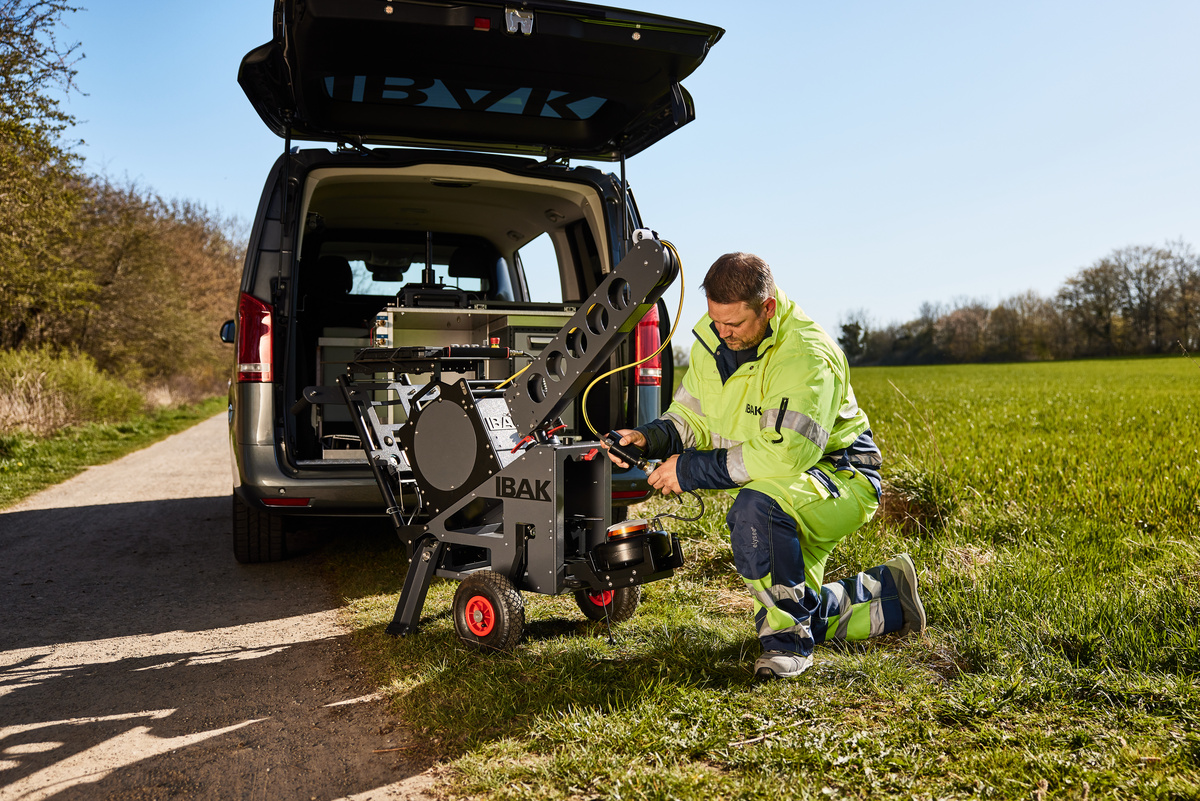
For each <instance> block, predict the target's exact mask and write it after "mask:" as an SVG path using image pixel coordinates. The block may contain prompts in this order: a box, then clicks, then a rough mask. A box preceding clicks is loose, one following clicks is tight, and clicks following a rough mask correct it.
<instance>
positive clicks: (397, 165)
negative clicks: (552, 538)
mask: <svg viewBox="0 0 1200 801" xmlns="http://www.w3.org/2000/svg"><path fill="white" fill-rule="evenodd" d="M722 34H723V31H722V30H721V29H720V28H717V27H713V26H710V25H704V24H700V23H695V22H689V21H686V20H680V19H673V18H668V17H662V16H656V15H650V14H640V13H637V12H632V11H624V10H620V9H613V8H606V7H603V6H596V5H590V4H585V3H568V2H551V1H550V0H538V1H537V2H523V3H520V4H519V5H517V4H513V5H504V4H500V3H486V2H481V3H468V4H457V3H456V4H449V3H439V2H415V1H413V2H409V1H408V0H303V1H300V0H278V2H276V4H275V12H274V36H273V38H272V40H271V41H270V42H268V43H266V44H264V45H262V46H260V47H257V48H255V49H254V50H252V51H251V52H250V53H248V54H247V55H246V56H245V58H243V60H242V63H241V68H240V71H239V74H238V82H239V83H240V85H241V86H242V87H243V89H244V90H245V92H246V95H247V97H248V98H249V99H250V102H251V103H252V104H253V105H254V108H255V109H256V111H257V112H258V114H259V116H260V117H261V118H262V120H263V122H264V123H265V124H266V125H267V126H268V127H269V128H270V129H271V130H272V131H274V132H275V133H276V134H277V135H278V136H280V138H281V139H282V140H283V153H282V154H281V155H280V156H279V158H278V159H277V160H276V162H275V164H274V166H273V167H272V168H271V170H270V172H269V173H268V175H267V180H266V184H265V186H264V189H263V193H262V197H261V200H260V201H259V205H258V209H257V212H256V214H255V218H254V221H253V228H252V232H251V236H250V241H249V247H248V250H247V255H246V263H245V270H244V274H243V277H242V283H241V288H240V293H239V297H238V305H237V317H236V321H233V320H231V321H229V322H227V323H226V324H225V326H224V327H223V328H222V332H221V337H222V339H223V340H225V341H227V342H231V343H233V344H234V346H235V350H236V359H237V361H236V366H235V367H234V370H233V375H232V378H231V382H230V390H229V431H230V444H231V448H232V457H233V467H234V487H233V495H232V503H233V545H234V554H235V556H236V558H237V559H238V561H241V562H263V561H274V560H278V559H282V558H285V557H286V556H287V553H288V548H287V534H288V532H289V530H293V529H294V528H296V527H297V526H300V525H304V524H305V520H306V519H312V518H318V517H345V516H383V515H384V513H385V508H384V503H383V500H382V496H381V494H380V491H379V488H378V486H377V485H376V482H375V479H374V476H373V473H372V470H371V468H370V465H369V464H368V463H367V461H366V458H365V456H364V452H363V450H362V447H361V444H360V441H359V438H358V434H357V433H356V429H355V427H354V425H353V423H352V421H351V418H350V415H349V412H348V410H347V409H346V408H345V407H344V406H339V405H338V404H337V403H333V402H330V403H318V404H316V405H314V404H312V403H308V402H305V390H306V389H309V390H310V392H309V397H310V398H311V397H318V396H320V392H319V391H318V392H317V393H316V394H314V393H313V392H312V391H311V390H312V388H314V387H316V388H322V387H325V388H329V387H334V386H335V385H336V379H337V376H338V375H339V374H342V373H344V372H345V369H346V368H345V366H346V363H347V362H348V361H350V360H351V359H352V358H353V356H354V354H355V353H356V352H357V351H358V350H359V349H362V348H365V347H368V346H378V345H383V346H391V347H401V346H407V345H417V346H434V347H442V346H446V345H455V344H488V343H491V344H500V345H501V346H504V347H509V348H512V349H514V350H515V351H518V352H520V354H524V355H516V356H514V357H513V358H512V359H510V360H509V361H508V363H506V364H500V365H497V366H496V367H495V368H494V369H495V370H496V371H497V376H496V377H503V375H505V374H512V373H515V372H516V371H518V370H520V369H521V368H522V367H523V366H524V363H525V362H527V361H528V359H529V358H530V357H531V356H536V354H537V353H538V351H539V349H540V348H541V347H543V346H544V345H545V344H546V343H547V342H549V341H550V340H551V339H552V338H553V336H554V335H555V334H556V333H557V332H558V330H559V328H560V327H561V326H562V325H563V323H564V322H565V321H566V320H567V319H568V318H569V317H570V316H571V315H572V314H573V313H574V312H575V311H576V309H577V307H578V305H579V304H580V303H581V302H582V301H583V299H585V298H587V297H588V295H589V294H590V293H591V292H592V291H593V290H594V289H595V288H596V287H597V285H599V284H600V282H601V281H603V279H604V277H605V276H606V275H607V274H608V273H609V272H611V271H612V269H613V267H614V266H615V265H616V264H617V263H618V262H620V260H621V259H622V257H623V256H624V254H625V253H626V251H627V249H628V248H629V247H630V246H631V241H630V238H631V236H632V234H633V232H634V231H635V230H637V229H641V228H644V227H646V223H645V222H644V221H643V219H642V217H641V215H640V213H639V211H638V209H637V206H636V204H635V202H634V198H633V195H632V193H631V192H630V190H629V188H628V185H627V183H626V181H625V178H624V175H625V160H626V159H627V158H628V157H630V156H633V155H635V154H637V153H640V152H641V151H642V150H645V149H646V148H648V147H649V146H651V145H652V144H654V143H655V142H657V141H658V140H660V139H662V138H663V137H665V136H667V135H669V134H670V133H671V132H673V131H675V130H677V129H678V128H679V127H681V126H682V125H685V124H687V123H688V122H690V121H692V120H693V119H694V117H695V110H694V107H693V104H692V99H691V97H690V95H689V94H688V93H687V92H686V90H684V88H683V87H682V85H681V81H682V80H683V79H684V78H686V77H687V76H688V75H689V74H691V72H692V71H693V70H695V69H696V68H697V67H698V66H699V65H700V64H701V62H702V61H703V60H704V58H705V56H706V55H707V53H708V51H709V49H710V48H711V47H712V46H713V45H714V44H715V43H716V42H717V41H718V40H719V39H720V37H721V35H722ZM298 142H305V143H315V144H316V145H317V146H315V147H314V146H308V145H307V144H306V146H305V147H304V148H301V147H299V146H298V145H295V144H294V143H298ZM579 160H583V161H588V162H610V163H614V164H619V165H620V171H619V174H613V173H612V172H609V171H605V170H601V169H598V168H597V167H595V166H589V165H587V164H579V163H575V162H578V161H579ZM668 330H669V320H668V314H667V309H666V307H665V305H664V304H663V303H662V301H659V302H658V304H657V306H656V307H654V308H652V309H651V311H650V313H649V314H647V315H646V316H645V317H644V318H643V319H642V320H641V321H640V322H639V324H638V325H637V327H636V331H635V333H634V335H633V336H631V337H629V338H628V340H627V341H626V342H625V343H624V344H623V345H622V347H620V348H618V349H617V351H616V352H615V353H614V354H613V356H612V359H611V364H610V368H615V367H619V366H621V365H626V364H629V363H631V362H634V361H637V359H638V358H640V357H641V356H644V355H646V354H649V353H652V352H653V351H654V350H655V349H657V348H658V346H659V344H660V343H661V342H662V340H663V338H664V337H665V336H666V334H667V331H668ZM523 360H524V361H523ZM396 378H400V380H407V379H406V377H396ZM413 378H414V380H420V379H419V377H415V376H414V377H413ZM671 386H672V362H671V357H670V350H669V349H664V351H663V353H662V354H661V356H660V357H658V358H656V359H655V360H652V361H648V362H645V363H644V364H641V365H639V366H638V367H637V368H636V369H635V370H626V371H622V372H619V373H616V374H614V375H613V376H611V377H608V378H605V379H603V380H602V381H601V382H600V383H599V384H597V385H596V386H595V387H594V388H593V389H592V390H591V391H590V393H589V394H588V408H587V410H586V411H587V417H588V418H589V419H590V420H592V421H600V422H602V423H604V424H605V430H606V429H608V428H619V427H632V426H635V425H638V424H641V423H644V422H647V421H649V420H651V419H653V418H654V417H657V416H658V415H659V414H660V413H661V412H662V410H663V409H665V408H666V406H667V404H668V403H669V401H670V387H671ZM329 396H330V395H329V393H326V395H325V396H324V397H329ZM580 402H581V401H580V400H579V399H575V401H574V404H573V406H572V408H570V409H568V411H567V412H566V413H565V414H564V415H563V421H564V423H566V425H567V428H566V429H565V430H563V431H561V432H560V436H562V437H564V438H566V439H567V440H568V441H572V440H574V441H579V440H588V439H594V438H595V435H594V434H593V432H592V431H590V430H589V429H587V427H585V426H583V425H582V422H581V421H582V420H583V419H584V416H583V410H582V409H580V408H579V404H580ZM445 456H446V458H447V459H453V458H455V454H452V453H447V454H445ZM645 478H646V477H645V474H644V473H642V472H641V471H639V470H637V469H636V468H635V469H631V470H628V471H623V472H616V473H614V475H613V482H612V504H613V514H614V517H613V519H614V520H620V519H624V512H625V507H627V506H628V505H629V504H631V503H636V502H637V501H640V500H642V499H644V498H645V497H646V495H647V494H648V492H649V487H648V485H647V484H646V481H645ZM401 483H402V485H403V484H404V482H403V481H402V482H401ZM401 500H403V499H401ZM415 522H417V523H419V522H420V521H419V520H417V521H415Z"/></svg>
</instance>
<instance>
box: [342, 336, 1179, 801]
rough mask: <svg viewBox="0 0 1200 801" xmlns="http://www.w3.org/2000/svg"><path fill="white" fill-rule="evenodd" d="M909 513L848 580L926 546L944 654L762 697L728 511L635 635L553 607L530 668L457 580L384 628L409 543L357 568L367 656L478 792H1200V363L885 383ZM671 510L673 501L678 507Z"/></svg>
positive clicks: (883, 431) (356, 611)
mask: <svg viewBox="0 0 1200 801" xmlns="http://www.w3.org/2000/svg"><path fill="white" fill-rule="evenodd" d="M853 381H854V386H855V390H856V392H857V395H858V400H859V403H860V404H861V405H862V406H863V407H864V408H866V409H867V410H868V413H869V414H870V415H871V418H872V421H873V428H874V430H875V433H876V435H877V439H878V441H879V442H880V444H881V446H882V447H883V450H884V456H885V460H886V461H885V477H886V478H887V479H888V481H889V484H890V489H889V493H888V498H887V504H886V511H885V512H884V513H882V514H881V515H879V516H878V517H877V518H876V519H875V520H874V521H872V522H871V523H870V524H868V526H867V527H865V528H864V529H863V530H862V531H860V532H859V533H858V534H856V535H854V536H852V537H851V538H849V539H848V540H847V541H846V542H844V543H843V544H842V546H841V547H840V548H839V549H838V550H837V551H835V552H834V555H833V557H831V559H830V563H829V567H828V571H827V574H826V579H827V580H833V579H836V578H839V577H841V576H844V575H846V574H849V573H853V572H856V571H857V570H858V569H859V568H864V567H869V566H871V565H875V564H878V563H879V562H881V561H883V560H884V559H886V558H887V557H888V556H890V555H892V554H894V553H896V552H898V551H908V552H910V553H911V554H912V555H913V557H914V559H915V560H916V562H917V565H918V568H919V569H920V570H921V577H922V597H923V599H924V601H925V606H926V610H927V612H928V614H929V621H930V628H929V631H928V632H927V633H926V635H925V636H923V637H919V638H909V639H899V638H894V637H882V638H877V639H876V640H872V641H869V642H867V643H860V644H855V645H851V646H822V647H819V648H818V650H817V662H816V665H815V667H814V668H813V669H812V670H810V671H808V672H807V673H805V674H804V675H803V676H801V677H800V678H798V679H794V680H790V681H786V682H774V683H771V684H768V685H755V684H753V683H752V681H751V671H750V666H751V663H752V661H753V659H754V658H755V657H756V656H757V655H758V644H757V640H756V639H755V637H754V635H753V630H752V622H751V619H750V615H749V608H750V606H749V601H748V598H747V597H746V595H745V592H744V590H742V589H741V584H740V581H739V580H738V579H737V577H736V576H735V575H734V573H733V568H732V563H731V556H730V552H729V547H728V544H727V543H726V537H725V531H724V525H723V515H724V510H725V509H726V508H727V502H726V500H725V499H724V498H723V497H721V496H716V495H714V496H710V497H709V499H708V507H709V512H708V514H707V515H706V517H705V518H704V520H702V521H701V522H700V523H698V524H686V525H678V526H675V529H676V530H678V531H680V532H681V533H683V534H685V550H686V553H687V556H688V563H687V565H686V566H685V568H684V569H683V570H681V571H680V572H679V574H677V576H676V577H675V578H673V579H670V580H667V581H663V582H658V583H656V584H652V585H649V586H648V587H646V589H645V595H644V598H643V603H642V606H641V607H640V608H639V610H638V613H637V614H636V615H635V616H634V618H633V620H631V621H629V622H628V623H625V624H622V625H620V626H618V627H615V628H614V630H613V642H611V643H610V642H609V641H608V639H607V637H606V634H605V629H604V627H603V626H602V625H600V624H593V623H588V622H587V621H586V620H585V619H584V618H583V616H582V614H580V613H579V612H578V611H577V610H576V608H575V606H574V603H573V601H572V600H571V599H570V598H568V597H563V598H547V597H544V596H526V599H525V600H526V610H527V612H526V614H527V618H528V620H529V621H530V624H529V627H528V629H529V633H528V636H527V638H526V640H525V641H524V642H523V643H522V644H521V646H520V647H519V648H518V650H517V651H516V653H513V654H480V653H477V652H475V651H471V650H468V649H467V648H465V647H463V646H461V645H460V644H459V643H458V641H457V639H456V637H455V635H454V631H453V624H452V621H451V620H450V617H449V611H448V610H449V608H450V603H451V597H452V595H453V592H454V589H455V586H456V585H455V584H454V583H452V582H437V583H435V585H434V586H433V588H432V589H431V590H430V593H429V599H428V601H427V603H426V607H425V613H426V617H427V620H426V622H425V624H424V627H423V629H422V631H421V632H420V633H419V634H418V635H417V636H415V637H411V638H406V639H401V640H396V639H392V638H390V637H388V636H387V635H385V634H384V633H383V628H384V626H385V625H386V623H387V621H388V620H389V619H390V617H391V613H392V610H393V606H394V603H395V598H396V593H398V591H399V589H400V583H401V581H402V578H403V573H404V570H405V560H404V556H403V552H402V551H401V549H399V548H398V547H395V546H393V545H391V544H390V542H389V541H388V540H385V539H379V538H370V537H368V536H366V535H363V536H362V537H361V538H351V539H348V540H346V541H345V542H343V543H342V544H341V545H339V546H337V548H336V551H335V553H334V554H333V558H332V564H333V566H334V570H335V574H336V576H337V579H338V582H339V586H340V587H341V591H342V592H343V594H344V595H345V598H346V602H347V617H348V619H349V620H350V622H351V623H352V625H353V626H354V627H355V629H356V633H355V640H356V642H357V643H358V645H359V647H360V648H361V649H362V651H363V652H364V653H365V654H366V655H367V659H368V660H369V663H370V665H371V667H372V669H373V670H374V671H375V675H376V677H377V679H378V681H379V683H380V685H381V686H382V687H383V688H384V689H385V691H386V692H387V693H389V694H390V695H391V697H392V698H393V699H394V706H395V709H396V711H397V712H398V714H399V715H400V716H402V717H403V718H404V720H405V721H407V722H408V723H409V724H410V725H411V726H413V727H415V728H416V729H417V730H418V731H419V732H422V733H423V734H425V735H426V736H427V738H428V748H430V749H432V750H433V751H434V752H435V753H436V754H437V755H438V756H439V757H440V758H441V759H442V760H443V761H444V764H445V770H444V771H443V774H442V775H443V779H444V788H443V789H444V790H445V792H446V793H447V794H449V795H452V796H472V797H481V798H503V799H546V798H551V799H558V798H562V799H590V798H613V799H671V798H677V799H709V798H746V799H751V798H753V799H762V798H767V797H776V796H783V797H787V798H814V799H828V798H840V797H852V798H975V797H991V798H1032V799H1043V798H1076V799H1084V798H1164V799H1166V798H1178V799H1184V798H1192V799H1194V798H1198V797H1200V689H1198V687H1197V673H1200V536H1198V535H1197V531H1198V528H1200V527H1198V525H1197V524H1198V523H1200V503H1198V497H1200V496H1198V492H1197V489H1198V487H1200V413H1198V412H1197V409H1198V408H1200V366H1198V365H1197V364H1196V363H1195V362H1190V361H1188V360H1186V359H1183V358H1170V359H1151V360H1120V361H1115V360H1114V361H1093V362H1071V363H1060V364H1053V363H1044V364H1027V365H1025V364H1022V365H988V366H980V365H975V366H953V367H906V368H866V369H857V370H855V371H854V373H853ZM659 503H660V504H661V505H659V506H656V507H653V508H659V509H661V508H666V507H670V506H671V505H672V504H670V503H667V502H659Z"/></svg>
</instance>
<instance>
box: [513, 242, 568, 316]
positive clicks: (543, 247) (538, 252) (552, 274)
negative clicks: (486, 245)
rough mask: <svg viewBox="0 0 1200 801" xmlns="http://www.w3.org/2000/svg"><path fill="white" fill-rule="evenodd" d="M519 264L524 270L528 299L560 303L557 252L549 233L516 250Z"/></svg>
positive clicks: (561, 293) (561, 295) (561, 294)
mask: <svg viewBox="0 0 1200 801" xmlns="http://www.w3.org/2000/svg"><path fill="white" fill-rule="evenodd" d="M518 253H519V254H520V264H521V267H522V268H523V269H524V270H525V283H526V285H527V286H528V287H529V300H532V301H535V302H538V303H561V302H562V300H563V290H562V275H561V273H560V271H559V267H558V254H557V253H556V252H555V249H554V242H553V241H551V239H550V235H549V234H542V235H541V236H539V237H537V238H536V239H534V240H533V241H531V242H529V243H527V244H526V245H525V246H524V247H522V248H521V249H520V251H518Z"/></svg>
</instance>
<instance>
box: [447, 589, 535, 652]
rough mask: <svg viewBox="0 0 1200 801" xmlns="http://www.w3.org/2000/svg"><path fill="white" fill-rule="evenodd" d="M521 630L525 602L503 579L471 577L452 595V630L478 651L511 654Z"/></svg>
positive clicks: (523, 621)
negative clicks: (507, 652)
mask: <svg viewBox="0 0 1200 801" xmlns="http://www.w3.org/2000/svg"><path fill="white" fill-rule="evenodd" d="M524 629H525V602H524V601H522V600H521V593H519V592H517V589H516V587H514V586H513V585H512V582H511V581H509V580H508V578H507V577H505V576H502V575H500V574H499V573H493V572H492V571H490V570H481V571H480V572H478V573H472V574H471V575H469V576H467V577H466V578H465V579H463V581H462V583H461V584H459V585H458V590H457V591H455V593H454V630H455V631H457V632H458V637H459V639H460V640H462V641H463V642H465V643H466V644H467V645H471V646H474V647H475V648H479V649H480V650H489V651H511V650H512V649H514V648H516V647H517V642H518V641H519V640H520V639H521V632H522V631H523V630H524Z"/></svg>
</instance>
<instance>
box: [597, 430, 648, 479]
mask: <svg viewBox="0 0 1200 801" xmlns="http://www.w3.org/2000/svg"><path fill="white" fill-rule="evenodd" d="M620 442H621V435H620V434H619V433H617V432H616V431H609V432H608V433H607V434H605V435H604V443H605V444H606V445H608V449H609V451H611V452H612V453H613V454H615V455H616V457H617V458H618V459H620V460H621V461H622V462H624V463H625V464H631V465H636V466H637V467H639V468H641V469H642V470H645V469H646V468H647V467H648V463H647V461H646V452H645V451H644V450H642V449H641V448H639V447H638V446H637V445H634V444H633V443H630V444H628V445H621V444H619V443H620Z"/></svg>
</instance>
